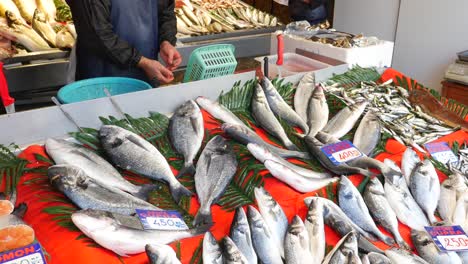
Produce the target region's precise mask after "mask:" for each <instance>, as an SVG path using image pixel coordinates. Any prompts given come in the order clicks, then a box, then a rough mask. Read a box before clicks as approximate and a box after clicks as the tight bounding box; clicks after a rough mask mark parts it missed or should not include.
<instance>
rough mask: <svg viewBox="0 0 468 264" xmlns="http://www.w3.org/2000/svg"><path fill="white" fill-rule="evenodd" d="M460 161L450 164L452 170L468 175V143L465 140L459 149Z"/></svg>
mask: <svg viewBox="0 0 468 264" xmlns="http://www.w3.org/2000/svg"><path fill="white" fill-rule="evenodd" d="M457 154H458V161H457V162H455V163H450V164H448V168H449V169H450V171H452V172H454V173H460V174H463V175H465V177H468V144H467V143H466V142H465V143H464V144H463V147H462V148H460V149H459V150H458V153H457Z"/></svg>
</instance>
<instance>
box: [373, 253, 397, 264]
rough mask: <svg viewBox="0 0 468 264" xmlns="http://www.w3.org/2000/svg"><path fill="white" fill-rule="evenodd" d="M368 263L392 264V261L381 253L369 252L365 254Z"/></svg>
mask: <svg viewBox="0 0 468 264" xmlns="http://www.w3.org/2000/svg"><path fill="white" fill-rule="evenodd" d="M367 257H368V258H369V263H372V264H392V261H391V260H390V259H389V258H387V257H386V256H385V255H383V254H379V253H375V252H371V253H369V254H367Z"/></svg>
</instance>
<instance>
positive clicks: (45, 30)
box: [32, 9, 57, 47]
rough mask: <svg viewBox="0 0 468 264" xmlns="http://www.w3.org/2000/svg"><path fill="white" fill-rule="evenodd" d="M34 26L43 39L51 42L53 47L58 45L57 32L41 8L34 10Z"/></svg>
mask: <svg viewBox="0 0 468 264" xmlns="http://www.w3.org/2000/svg"><path fill="white" fill-rule="evenodd" d="M32 28H33V29H34V30H36V32H37V33H39V35H41V37H42V38H43V39H45V40H46V41H47V43H49V45H51V46H52V47H56V46H57V43H56V41H57V34H56V33H55V31H54V29H53V28H52V26H51V25H50V24H49V22H48V21H47V20H46V16H45V14H44V13H42V12H41V11H40V10H39V9H36V11H35V12H34V17H33V20H32Z"/></svg>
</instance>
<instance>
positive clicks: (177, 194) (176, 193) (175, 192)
mask: <svg viewBox="0 0 468 264" xmlns="http://www.w3.org/2000/svg"><path fill="white" fill-rule="evenodd" d="M169 188H170V190H171V194H172V198H174V201H176V203H179V202H180V199H182V197H183V196H192V192H191V191H189V190H188V189H187V188H185V186H183V185H182V184H178V185H177V186H175V187H174V186H169Z"/></svg>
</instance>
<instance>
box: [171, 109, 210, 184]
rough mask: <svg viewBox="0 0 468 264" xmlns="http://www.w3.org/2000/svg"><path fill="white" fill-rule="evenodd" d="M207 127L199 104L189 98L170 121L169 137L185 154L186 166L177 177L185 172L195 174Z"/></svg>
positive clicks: (178, 150) (179, 150)
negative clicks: (197, 156)
mask: <svg viewBox="0 0 468 264" xmlns="http://www.w3.org/2000/svg"><path fill="white" fill-rule="evenodd" d="M204 135H205V129H204V127H203V116H202V113H201V111H200V108H199V107H198V105H197V104H196V103H195V102H194V101H192V100H189V101H187V102H185V103H184V104H182V105H181V106H180V107H179V108H178V109H177V110H176V111H175V113H174V115H173V116H172V117H171V120H170V122H169V137H170V139H171V143H172V145H173V146H174V148H175V150H176V151H177V152H178V153H180V154H182V155H183V156H184V167H183V168H182V169H181V170H180V171H179V173H178V174H177V177H179V176H182V175H184V174H185V173H190V174H194V173H195V167H194V165H193V160H194V159H195V157H196V155H197V153H198V151H199V150H200V147H201V145H202V141H203V136H204Z"/></svg>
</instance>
